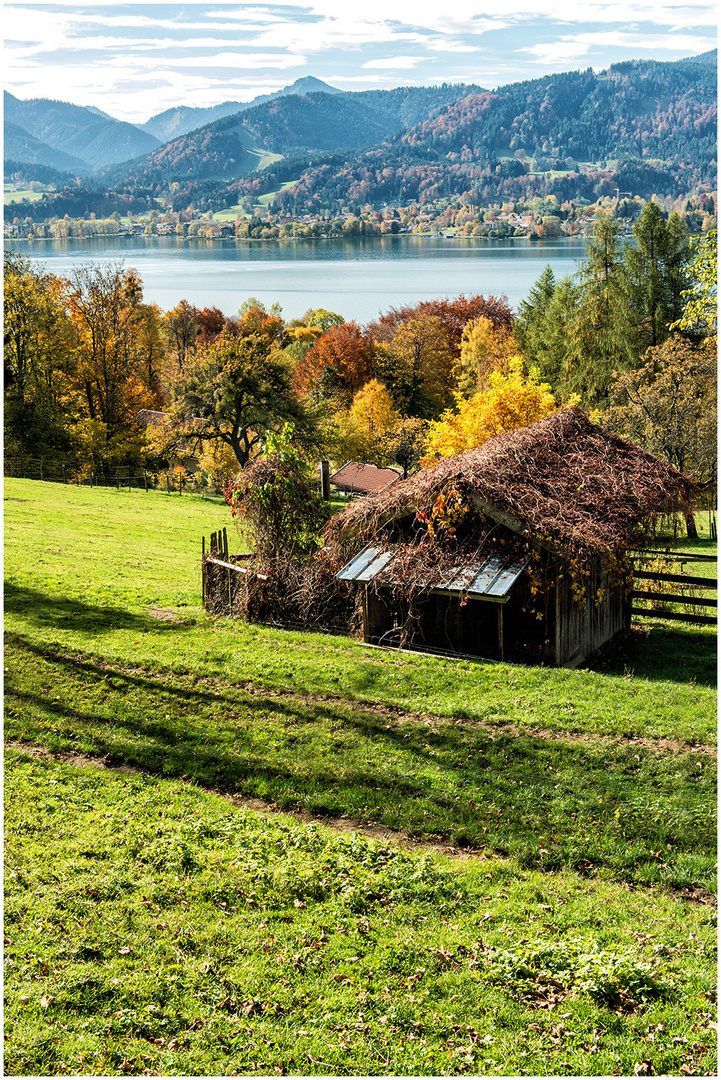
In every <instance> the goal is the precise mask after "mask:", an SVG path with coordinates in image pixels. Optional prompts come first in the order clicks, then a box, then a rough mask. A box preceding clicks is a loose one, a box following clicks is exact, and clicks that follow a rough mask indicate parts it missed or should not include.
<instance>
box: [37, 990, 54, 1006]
mask: <svg viewBox="0 0 721 1080" xmlns="http://www.w3.org/2000/svg"><path fill="white" fill-rule="evenodd" d="M54 1001H55V998H54V997H53V996H52V994H51V995H48V996H47V997H45V995H43V997H41V998H40V1004H41V1005H42V1007H43V1009H49V1008H50V1006H51V1005H52V1003H53V1002H54Z"/></svg>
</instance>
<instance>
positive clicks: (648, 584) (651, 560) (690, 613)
mask: <svg viewBox="0 0 721 1080" xmlns="http://www.w3.org/2000/svg"><path fill="white" fill-rule="evenodd" d="M632 558H633V563H634V568H633V580H634V588H633V591H632V593H631V615H633V616H636V618H656V619H669V620H671V621H673V622H686V623H700V624H702V625H706V626H715V625H716V621H717V616H716V613H715V609H717V607H718V601H717V599H716V597H715V596H705V595H699V593H701V594H703V593H707V592H716V591H717V589H718V574H715V575H714V577H702V576H700V575H698V574H687V573H685V572H684V569H683V568H684V566H685V565H686V564H687V563H709V564H713V565H714V566H715V565H716V564H717V556H716V555H702V554H696V553H695V552H694V553H693V554H686V553H684V554H679V555H673V554H670V553H669V552H667V551H643V552H638V553H637V554H635V555H633V556H632ZM654 585H655V586H656V588H654ZM639 586H640V588H639ZM686 590H688V591H686ZM636 600H646V601H651V603H652V605H653V606H651V607H639V606H638V605H637V604H635V601H636ZM669 604H673V605H677V606H674V607H669V606H668V605H669ZM679 606H680V607H682V608H683V610H679Z"/></svg>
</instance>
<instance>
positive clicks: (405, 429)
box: [385, 416, 428, 479]
mask: <svg viewBox="0 0 721 1080" xmlns="http://www.w3.org/2000/svg"><path fill="white" fill-rule="evenodd" d="M427 441H428V421H427V420H421V419H420V418H419V417H417V416H405V417H403V416H402V417H401V418H400V419H399V420H398V421H397V422H396V423H395V425H394V426H393V427H392V428H391V430H390V431H389V432H388V433H387V435H386V438H385V452H386V458H387V460H388V461H391V462H394V463H395V464H396V465H400V467H401V468H402V469H403V479H405V478H406V477H407V476H408V473H409V472H411V471H412V470H413V469H416V468H417V467H418V463H419V462H420V460H421V458H422V456H423V454H424V453H425V449H426V442H427Z"/></svg>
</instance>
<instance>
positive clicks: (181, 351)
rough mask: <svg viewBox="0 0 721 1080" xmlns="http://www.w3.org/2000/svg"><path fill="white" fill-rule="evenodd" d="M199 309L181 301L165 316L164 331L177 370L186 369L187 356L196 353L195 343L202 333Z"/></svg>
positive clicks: (163, 320) (163, 319) (185, 301)
mask: <svg viewBox="0 0 721 1080" xmlns="http://www.w3.org/2000/svg"><path fill="white" fill-rule="evenodd" d="M198 314H199V312H198V309H197V308H196V307H194V306H193V305H192V304H189V303H188V301H187V300H181V301H180V303H179V304H176V306H175V307H174V308H172V310H171V311H166V312H165V314H164V315H163V318H162V322H163V330H164V332H165V335H166V338H167V340H168V343H169V345H170V348H171V351H172V354H173V357H174V359H175V366H176V370H177V371H179V372H181V373H182V371H183V370H184V368H185V361H186V358H187V356H188V355H189V354H190V353H192V352H194V350H195V343H196V340H197V338H198V334H199V333H200V323H199V322H198Z"/></svg>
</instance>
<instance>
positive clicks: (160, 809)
mask: <svg viewBox="0 0 721 1080" xmlns="http://www.w3.org/2000/svg"><path fill="white" fill-rule="evenodd" d="M6 775H7V779H6V787H5V799H6V814H5V825H6V833H7V837H6V872H5V889H6V913H5V933H6V939H7V940H6V950H5V951H6V980H5V994H6V1001H7V1004H6V1010H5V1035H6V1043H5V1073H6V1075H11V1076H15V1075H18V1076H19V1075H48V1074H52V1075H63V1074H76V1075H77V1074H84V1075H87V1074H89V1073H95V1074H100V1075H119V1074H123V1073H132V1074H136V1075H137V1074H139V1073H150V1074H161V1075H219V1074H220V1075H227V1074H229V1073H233V1072H236V1073H238V1074H241V1075H253V1074H261V1075H267V1074H269V1073H271V1074H272V1073H274V1072H287V1073H291V1074H296V1075H328V1074H329V1073H330V1074H333V1075H386V1074H395V1075H460V1074H464V1073H468V1074H471V1075H478V1074H481V1073H492V1074H495V1075H564V1074H568V1075H581V1076H591V1075H611V1074H613V1073H616V1074H620V1075H632V1074H633V1072H634V1070H635V1068H636V1067H637V1066H638V1065H640V1063H641V1062H642V1061H650V1062H651V1063H652V1068H653V1070H654V1072H656V1073H667V1074H672V1075H673V1074H679V1072H680V1071H681V1070H683V1071H685V1072H692V1073H694V1074H702V1073H705V1072H706V1073H708V1072H709V1071H711V1070H712V1069H713V1031H712V1029H711V1026H710V1022H711V1020H712V1017H713V1005H712V1004H711V1002H712V1000H713V984H714V976H715V968H714V962H713V912H712V911H711V910H710V909H709V908H707V907H704V906H703V905H699V906H696V907H689V906H688V905H687V904H685V903H683V902H681V901H678V900H675V899H673V898H672V897H671V896H664V895H663V894H658V895H657V897H656V899H655V901H654V904H653V906H652V907H651V908H650V907H649V905H648V900H647V895H646V893H645V891H644V890H640V891H628V890H619V889H618V888H617V887H616V886H615V885H613V884H611V883H604V882H600V881H598V880H596V881H589V880H587V879H584V878H582V877H580V876H579V875H577V874H573V873H557V874H548V873H540V872H538V871H535V870H522V869H519V868H518V867H517V866H516V865H514V864H513V863H512V862H508V861H499V860H497V859H493V858H491V859H481V860H479V859H475V860H471V861H470V862H468V863H458V862H455V863H450V862H449V861H448V860H445V859H443V858H440V857H438V856H436V855H432V854H428V853H426V854H424V855H422V856H417V855H413V854H407V853H403V852H401V851H399V850H398V849H396V848H392V847H388V846H387V845H384V844H381V843H378V842H374V841H369V840H367V839H366V838H364V837H362V836H359V835H357V834H350V835H334V834H333V833H331V832H330V831H329V830H326V829H323V828H320V827H313V826H307V825H299V824H298V823H297V822H295V821H293V820H292V819H289V818H285V817H283V816H282V815H278V814H274V815H267V814H266V815H260V814H257V813H254V812H252V811H246V810H240V809H237V808H234V807H232V806H230V805H228V803H227V802H226V801H225V800H223V799H221V798H219V797H217V796H214V795H211V794H208V793H206V792H203V791H202V790H200V789H198V788H196V787H193V786H191V785H188V784H182V783H178V782H176V781H172V780H162V779H157V778H152V777H150V776H147V775H131V776H128V775H122V774H114V773H112V772H101V771H99V770H97V769H87V768H86V769H78V768H73V767H71V766H68V765H63V764H58V763H54V762H47V761H42V762H41V761H36V760H31V759H27V758H25V757H24V756H23V755H22V754H16V753H13V752H9V753H8V754H7V756H6Z"/></svg>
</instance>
